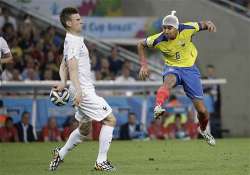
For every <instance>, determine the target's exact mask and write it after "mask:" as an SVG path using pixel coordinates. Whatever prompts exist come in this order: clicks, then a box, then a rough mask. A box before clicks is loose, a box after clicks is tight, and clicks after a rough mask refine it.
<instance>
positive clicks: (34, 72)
mask: <svg viewBox="0 0 250 175" xmlns="http://www.w3.org/2000/svg"><path fill="white" fill-rule="evenodd" d="M26 64H27V67H26V68H25V69H24V70H23V72H22V77H23V80H39V79H40V77H39V73H38V64H37V62H34V60H33V59H32V58H30V57H28V60H27V63H26Z"/></svg>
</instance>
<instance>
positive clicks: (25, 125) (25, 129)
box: [15, 112, 36, 142]
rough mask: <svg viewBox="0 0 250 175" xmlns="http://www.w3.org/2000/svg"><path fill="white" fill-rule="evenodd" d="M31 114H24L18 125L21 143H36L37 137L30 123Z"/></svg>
mask: <svg viewBox="0 0 250 175" xmlns="http://www.w3.org/2000/svg"><path fill="white" fill-rule="evenodd" d="M29 120H30V113H29V112H23V113H22V118H21V121H20V122H18V123H16V125H15V126H16V129H17V132H18V138H19V141H21V142H33V141H35V140H36V139H35V135H34V131H33V126H32V125H31V124H30V123H29Z"/></svg>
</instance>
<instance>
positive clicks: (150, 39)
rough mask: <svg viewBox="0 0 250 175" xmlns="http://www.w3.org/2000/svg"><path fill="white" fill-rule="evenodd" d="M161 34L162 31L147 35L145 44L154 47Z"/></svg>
mask: <svg viewBox="0 0 250 175" xmlns="http://www.w3.org/2000/svg"><path fill="white" fill-rule="evenodd" d="M159 35H161V33H159V34H156V35H152V36H149V37H147V38H146V39H145V40H144V45H145V46H146V47H149V48H152V47H154V46H155V44H156V42H155V40H156V39H157V38H158V37H159Z"/></svg>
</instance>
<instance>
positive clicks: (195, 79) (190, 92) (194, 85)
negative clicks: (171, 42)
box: [180, 66, 215, 145]
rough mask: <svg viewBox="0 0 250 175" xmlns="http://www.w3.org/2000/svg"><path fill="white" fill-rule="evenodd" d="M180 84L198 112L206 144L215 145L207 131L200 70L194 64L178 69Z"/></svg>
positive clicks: (206, 114) (206, 116)
mask: <svg viewBox="0 0 250 175" xmlns="http://www.w3.org/2000/svg"><path fill="white" fill-rule="evenodd" d="M180 75H181V79H182V85H183V88H184V91H185V93H186V95H187V96H188V97H189V98H190V99H191V100H192V102H193V104H194V107H195V109H196V110H197V112H198V120H199V125H200V130H201V134H202V135H203V137H204V138H205V139H206V141H207V142H208V144H210V145H215V140H214V138H213V136H212V135H211V134H210V133H209V132H207V130H206V128H207V124H208V119H209V113H208V111H207V109H206V107H205V105H204V102H203V89H202V85H201V79H200V72H199V70H198V68H197V67H196V66H193V67H190V68H183V69H181V71H180Z"/></svg>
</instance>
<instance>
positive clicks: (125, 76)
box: [115, 65, 135, 96]
mask: <svg viewBox="0 0 250 175" xmlns="http://www.w3.org/2000/svg"><path fill="white" fill-rule="evenodd" d="M115 81H117V82H135V79H134V78H133V77H131V76H130V70H129V69H128V67H127V66H125V65H123V67H122V74H121V75H120V76H119V77H117V78H116V79H115ZM120 95H126V96H132V95H133V92H132V91H126V92H125V94H120Z"/></svg>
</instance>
